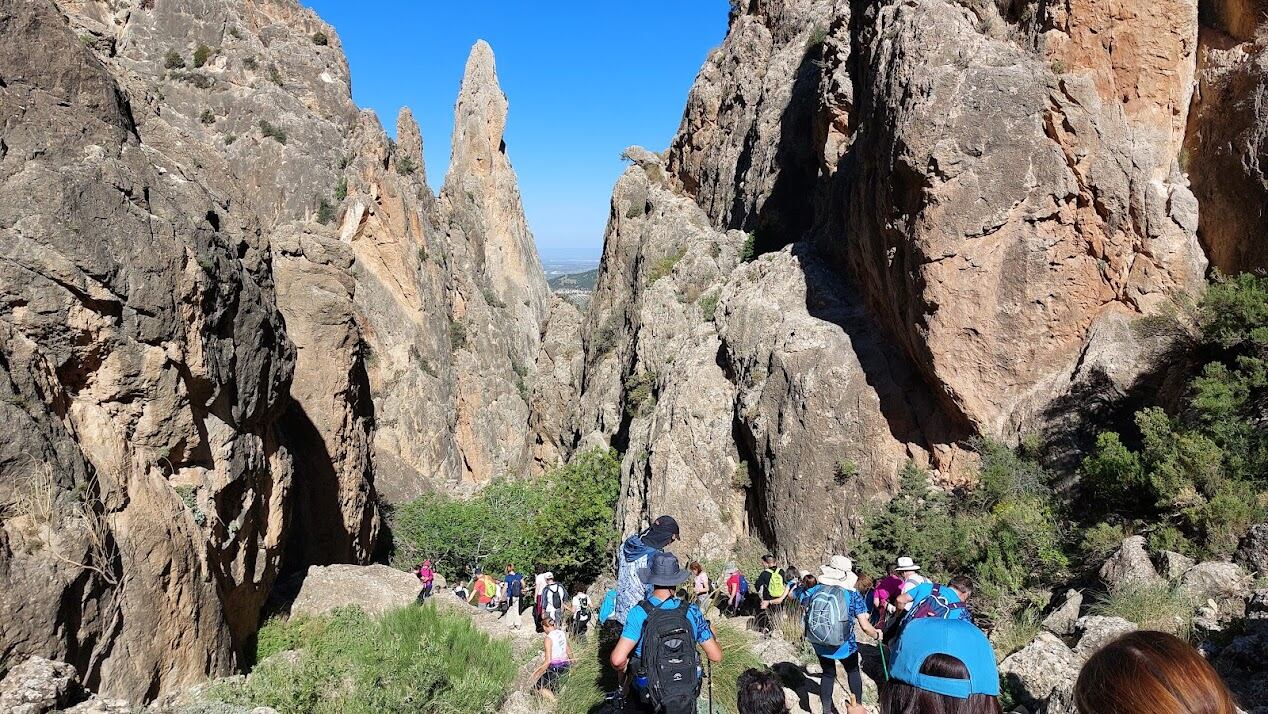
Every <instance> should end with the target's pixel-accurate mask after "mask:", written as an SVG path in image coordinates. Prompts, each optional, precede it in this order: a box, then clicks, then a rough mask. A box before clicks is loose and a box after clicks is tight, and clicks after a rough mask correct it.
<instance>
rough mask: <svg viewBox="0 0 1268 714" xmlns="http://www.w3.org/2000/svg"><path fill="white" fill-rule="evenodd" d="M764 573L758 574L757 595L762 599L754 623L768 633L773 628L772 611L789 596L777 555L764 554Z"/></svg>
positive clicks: (760, 630) (762, 631) (764, 632)
mask: <svg viewBox="0 0 1268 714" xmlns="http://www.w3.org/2000/svg"><path fill="white" fill-rule="evenodd" d="M762 568H763V570H762V574H761V575H758V576H757V583H756V585H757V597H758V600H759V601H760V603H761V604H760V606H759V610H758V612H757V617H756V618H754V624H755V625H757V629H758V631H759V632H761V633H762V634H767V633H769V632H770V629H771V617H770V616H771V613H770V610H771V608H773V607H777V606H779V605H781V604H782V603H783V602H784V598H786V597H788V587H787V585H786V583H784V575H783V573H781V572H779V562H778V561H777V560H776V559H775V556H773V555H771V554H769V553H768V554H766V555H764V556H762Z"/></svg>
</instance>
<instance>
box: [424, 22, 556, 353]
mask: <svg viewBox="0 0 1268 714" xmlns="http://www.w3.org/2000/svg"><path fill="white" fill-rule="evenodd" d="M506 115H507V101H506V95H505V94H503V93H502V88H501V86H500V85H499V84H498V78H497V69H496V66H495V64H494V60H493V49H492V48H491V47H489V44H488V43H487V42H485V41H484V40H480V41H479V42H477V43H476V44H475V46H474V47H472V48H471V56H470V57H469V58H468V59H467V69H466V73H465V74H464V76H463V79H462V91H461V92H460V94H459V95H458V107H457V110H456V111H455V116H454V132H453V158H452V160H451V161H450V163H449V173H448V175H447V176H446V177H445V185H444V188H443V189H442V190H441V200H442V201H443V202H444V204H445V206H446V208H448V209H449V215H450V221H451V223H452V224H453V227H454V228H455V229H456V230H457V231H460V232H461V233H462V234H463V235H464V236H465V237H466V240H467V241H468V242H469V243H470V244H471V247H472V249H473V251H472V252H473V255H474V257H475V258H476V259H477V260H478V261H480V263H481V267H482V268H483V270H482V271H481V272H482V273H483V276H484V278H485V279H486V280H487V281H488V287H489V288H490V289H491V291H492V293H491V295H493V296H496V298H497V302H500V303H503V304H505V305H507V306H508V309H509V310H511V311H512V312H513V317H514V318H515V319H513V320H512V321H511V323H512V324H513V329H515V330H516V332H517V333H518V335H519V340H518V341H519V343H520V345H521V347H522V348H523V349H524V350H525V351H524V352H523V355H524V356H525V357H527V356H528V355H529V354H532V353H533V352H535V350H536V347H537V344H538V343H539V342H540V339H541V327H542V322H543V320H544V319H545V316H546V309H547V302H548V298H549V295H550V289H549V286H548V285H547V284H546V276H545V273H543V272H542V266H541V260H540V259H539V258H538V255H537V247H536V245H535V243H534V242H533V235H532V233H531V232H530V231H529V229H528V222H527V221H526V220H525V218H524V205H523V202H522V201H521V199H520V191H519V184H518V181H517V179H516V177H515V171H514V170H513V169H512V168H511V162H510V160H509V159H508V158H507V155H506V142H505V141H504V140H503V136H504V133H505V130H506Z"/></svg>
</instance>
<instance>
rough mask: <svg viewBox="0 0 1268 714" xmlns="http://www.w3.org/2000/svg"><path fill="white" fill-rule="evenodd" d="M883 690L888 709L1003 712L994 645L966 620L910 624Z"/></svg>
mask: <svg viewBox="0 0 1268 714" xmlns="http://www.w3.org/2000/svg"><path fill="white" fill-rule="evenodd" d="M890 675H891V679H890V681H889V683H888V684H886V685H885V687H884V688H883V689H882V690H881V711H883V712H885V713H886V714H929V713H930V712H939V713H940V714H1000V712H1001V711H1002V710H1001V708H1000V705H999V670H998V668H997V667H996V665H995V651H994V650H993V649H991V643H990V641H989V640H988V639H987V638H986V635H985V634H983V633H982V631H981V630H979V629H977V628H976V627H975V626H973V624H972V623H970V622H968V621H967V620H941V619H937V618H926V619H923V620H914V621H912V622H911V623H910V624H909V625H907V628H906V630H904V632H903V636H902V639H900V640H899V641H898V646H897V648H896V649H895V650H894V659H893V664H892V666H891V668H890Z"/></svg>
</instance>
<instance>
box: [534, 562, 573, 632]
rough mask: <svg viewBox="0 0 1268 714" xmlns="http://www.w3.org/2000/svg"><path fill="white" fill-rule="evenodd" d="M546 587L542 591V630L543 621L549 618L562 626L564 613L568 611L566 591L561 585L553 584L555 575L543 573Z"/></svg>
mask: <svg viewBox="0 0 1268 714" xmlns="http://www.w3.org/2000/svg"><path fill="white" fill-rule="evenodd" d="M543 575H544V576H545V578H546V587H545V588H543V589H542V594H541V600H542V618H543V620H542V621H543V629H544V623H545V619H546V618H549V619H551V620H554V621H555V624H557V625H561V626H562V625H563V623H566V622H567V619H566V617H567V616H566V614H565V611H566V610H567V609H568V605H569V603H568V589H567V588H565V587H564V586H563V584H561V583H557V582H555V574H554V573H552V572H549V571H547V572H545V573H543Z"/></svg>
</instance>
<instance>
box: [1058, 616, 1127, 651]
mask: <svg viewBox="0 0 1268 714" xmlns="http://www.w3.org/2000/svg"><path fill="white" fill-rule="evenodd" d="M1138 629H1140V628H1139V627H1137V626H1136V625H1135V623H1132V622H1128V621H1127V620H1124V619H1123V618H1121V617H1105V616H1103V615H1088V616H1086V617H1080V618H1079V620H1078V622H1077V623H1075V632H1077V633H1078V635H1079V643H1078V644H1077V645H1075V648H1074V653H1075V654H1076V655H1078V656H1079V660H1080V661H1086V660H1087V658H1088V657H1091V656H1092V655H1093V654H1094V653H1095V652H1096V651H1097V650H1099V649H1101V648H1102V647H1104V646H1105V645H1107V644H1109V643H1110V642H1111V641H1112V640H1114V639H1116V638H1117V637H1118V636H1119V635H1125V634H1127V633H1128V632H1135V631H1136V630H1138Z"/></svg>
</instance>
